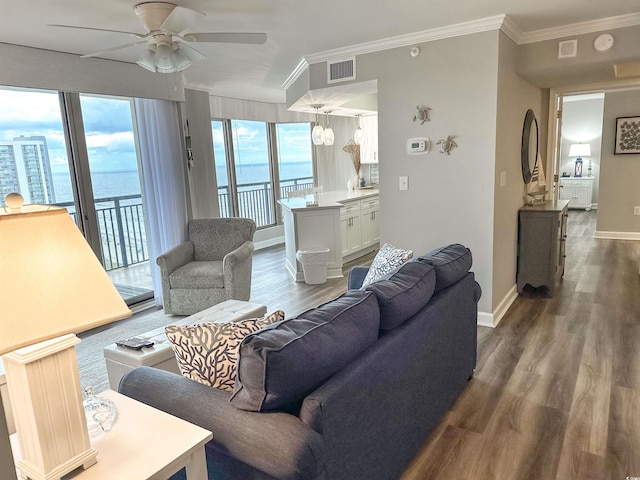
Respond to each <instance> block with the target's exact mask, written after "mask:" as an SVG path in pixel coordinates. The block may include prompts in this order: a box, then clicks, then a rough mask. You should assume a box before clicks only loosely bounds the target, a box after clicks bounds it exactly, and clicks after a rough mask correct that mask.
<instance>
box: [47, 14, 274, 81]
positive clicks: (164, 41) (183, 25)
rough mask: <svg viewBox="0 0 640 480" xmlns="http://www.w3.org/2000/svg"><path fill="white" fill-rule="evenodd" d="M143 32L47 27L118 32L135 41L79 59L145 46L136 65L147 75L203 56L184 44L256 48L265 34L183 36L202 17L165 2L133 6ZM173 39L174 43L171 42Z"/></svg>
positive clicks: (169, 70) (175, 69)
mask: <svg viewBox="0 0 640 480" xmlns="http://www.w3.org/2000/svg"><path fill="white" fill-rule="evenodd" d="M133 11H134V12H135V14H136V15H137V16H138V18H139V19H140V21H141V22H142V24H143V26H144V28H145V30H146V33H136V32H124V31H121V30H109V29H104V28H92V27H80V26H75V25H49V26H50V27H63V28H77V29H81V30H94V31H100V32H114V33H122V34H125V35H129V36H132V37H136V38H138V39H139V40H137V41H134V42H130V43H126V44H124V45H118V46H116V47H111V48H107V49H105V50H100V51H99V52H93V53H89V54H87V55H82V56H81V58H88V57H99V56H101V55H104V54H105V53H110V52H114V51H116V50H120V49H123V48H128V47H132V46H134V45H141V44H144V43H146V44H147V48H146V49H145V51H144V52H143V53H142V55H140V57H139V58H138V60H137V61H136V63H137V64H138V65H140V66H141V67H143V68H146V69H147V70H149V71H151V72H159V73H172V72H180V71H182V70H184V69H185V68H187V67H188V66H189V65H191V64H192V63H193V62H196V61H198V60H202V59H203V58H205V56H204V55H203V54H202V53H200V52H199V51H198V50H196V49H195V48H193V47H191V46H190V45H188V43H187V42H189V43H194V42H208V43H246V44H255V45H260V44H263V43H265V42H266V41H267V35H266V33H185V30H186V29H187V28H188V27H189V26H190V25H191V24H192V23H193V22H195V21H197V20H200V19H202V18H204V17H205V16H206V14H204V13H202V12H198V11H196V10H192V9H190V8H186V7H181V6H179V5H175V4H173V3H167V2H145V3H140V4H138V5H136V6H135V7H133ZM174 38H175V39H177V40H174Z"/></svg>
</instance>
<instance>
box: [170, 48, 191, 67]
mask: <svg viewBox="0 0 640 480" xmlns="http://www.w3.org/2000/svg"><path fill="white" fill-rule="evenodd" d="M171 61H172V63H173V65H174V66H175V69H176V72H181V71H182V70H184V69H185V68H187V67H188V66H189V65H191V64H192V63H193V62H192V61H191V59H190V58H189V56H188V55H187V54H186V53H185V52H184V51H183V50H182V49H181V48H177V49H175V50H174V51H173V53H172V54H171Z"/></svg>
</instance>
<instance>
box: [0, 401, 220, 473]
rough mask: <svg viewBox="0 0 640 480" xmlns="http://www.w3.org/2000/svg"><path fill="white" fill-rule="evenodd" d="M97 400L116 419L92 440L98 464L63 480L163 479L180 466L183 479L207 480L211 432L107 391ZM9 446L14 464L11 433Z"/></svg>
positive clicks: (14, 442) (16, 454)
mask: <svg viewBox="0 0 640 480" xmlns="http://www.w3.org/2000/svg"><path fill="white" fill-rule="evenodd" d="M99 396H100V397H104V398H108V399H109V400H111V401H113V402H114V403H115V404H116V406H117V407H118V417H117V419H116V421H115V423H114V425H113V428H112V429H111V430H110V431H109V432H105V433H102V434H100V435H97V436H92V437H91V445H92V446H93V447H94V448H95V449H96V450H97V451H98V463H96V464H95V465H93V466H91V467H89V468H88V469H86V470H82V468H80V469H77V470H75V471H73V472H71V473H70V474H68V475H66V476H64V477H63V479H65V480H67V479H77V480H105V479H111V478H122V479H125V478H130V479H141V480H142V479H149V480H166V479H167V478H169V477H170V476H171V475H173V474H174V473H176V472H178V471H179V470H180V469H181V468H183V467H185V468H186V471H187V479H188V480H206V479H207V463H206V459H205V453H204V445H205V443H207V442H208V441H209V440H211V439H212V438H213V434H212V433H211V432H210V431H208V430H205V429H204V428H201V427H198V426H197V425H194V424H192V423H189V422H186V421H184V420H182V419H180V418H178V417H174V416H173V415H169V414H168V413H165V412H163V411H161V410H157V409H155V408H153V407H150V406H148V405H145V404H144V403H141V402H138V401H137V400H134V399H132V398H129V397H126V396H124V395H121V394H119V393H116V392H114V391H111V390H107V391H106V392H103V393H101V394H100V395H99ZM11 446H12V448H13V455H14V459H15V460H16V461H17V459H18V458H19V456H20V452H19V451H18V439H17V437H16V434H14V435H11ZM18 478H20V476H19V477H18Z"/></svg>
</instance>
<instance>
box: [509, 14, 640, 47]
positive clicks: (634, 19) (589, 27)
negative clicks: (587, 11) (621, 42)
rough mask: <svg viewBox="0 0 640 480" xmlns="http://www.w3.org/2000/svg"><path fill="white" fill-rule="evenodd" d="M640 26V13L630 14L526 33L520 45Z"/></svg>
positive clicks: (522, 36) (521, 37) (519, 42)
mask: <svg viewBox="0 0 640 480" xmlns="http://www.w3.org/2000/svg"><path fill="white" fill-rule="evenodd" d="M636 25H640V13H630V14H628V15H620V16H617V17H607V18H600V19H598V20H590V21H588V22H580V23H573V24H570V25H562V26H560V27H552V28H544V29H542V30H534V31H531V32H525V33H522V34H521V35H520V39H519V41H517V42H516V43H518V44H525V43H535V42H543V41H545V40H555V39H557V38H563V37H571V36H574V35H583V34H585V33H594V32H601V31H603V30H611V29H615V28H624V27H633V26H636Z"/></svg>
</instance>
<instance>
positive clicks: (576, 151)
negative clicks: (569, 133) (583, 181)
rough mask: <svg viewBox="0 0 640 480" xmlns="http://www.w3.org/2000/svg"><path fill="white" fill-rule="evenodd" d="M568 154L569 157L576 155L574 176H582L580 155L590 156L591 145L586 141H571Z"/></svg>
mask: <svg viewBox="0 0 640 480" xmlns="http://www.w3.org/2000/svg"><path fill="white" fill-rule="evenodd" d="M569 156H570V157H578V158H576V164H575V171H574V176H575V177H581V176H582V157H590V156H591V145H589V144H588V143H572V144H571V146H570V147H569Z"/></svg>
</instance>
